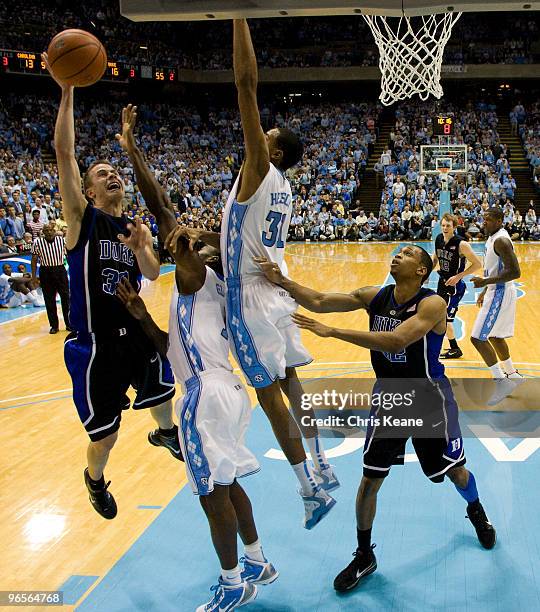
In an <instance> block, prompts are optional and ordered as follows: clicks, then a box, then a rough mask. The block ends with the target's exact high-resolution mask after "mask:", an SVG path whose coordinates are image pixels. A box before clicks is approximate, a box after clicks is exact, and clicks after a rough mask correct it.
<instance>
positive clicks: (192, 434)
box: [179, 377, 212, 495]
mask: <svg viewBox="0 0 540 612" xmlns="http://www.w3.org/2000/svg"><path fill="white" fill-rule="evenodd" d="M201 387H202V385H201V381H200V379H199V378H197V377H194V378H190V379H189V388H188V385H186V395H185V396H184V402H183V406H182V413H181V415H180V424H179V425H180V431H181V432H182V438H183V440H184V446H185V450H186V452H185V454H184V459H185V463H186V467H187V468H188V470H189V472H190V474H191V477H192V478H193V481H194V482H195V486H196V487H197V495H208V494H209V493H211V492H212V490H211V489H210V476H211V473H210V466H209V465H208V460H207V458H206V455H205V454H204V450H203V446H202V440H201V436H200V434H199V432H198V430H197V425H196V422H197V408H198V406H199V400H200V398H201Z"/></svg>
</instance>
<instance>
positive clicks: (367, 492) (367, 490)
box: [358, 476, 384, 498]
mask: <svg viewBox="0 0 540 612" xmlns="http://www.w3.org/2000/svg"><path fill="white" fill-rule="evenodd" d="M383 480H384V479H383V478H368V477H367V476H363V477H362V480H361V481H360V489H359V491H358V494H359V496H360V497H362V498H366V497H372V496H373V495H377V491H378V490H379V489H380V488H381V485H382V483H383Z"/></svg>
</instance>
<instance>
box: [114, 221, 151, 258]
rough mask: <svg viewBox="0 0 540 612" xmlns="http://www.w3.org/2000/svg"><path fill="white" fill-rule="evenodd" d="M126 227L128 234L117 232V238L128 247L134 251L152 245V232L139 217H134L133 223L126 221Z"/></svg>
mask: <svg viewBox="0 0 540 612" xmlns="http://www.w3.org/2000/svg"><path fill="white" fill-rule="evenodd" d="M127 229H128V230H129V236H125V235H124V234H118V240H120V242H122V243H123V244H125V245H126V246H127V247H129V248H130V249H131V250H132V251H133V252H134V253H137V252H139V251H142V250H144V249H145V248H146V247H148V246H150V247H151V246H152V234H151V233H150V230H149V229H148V227H147V226H146V225H144V223H142V221H141V220H140V219H135V225H133V223H128V224H127Z"/></svg>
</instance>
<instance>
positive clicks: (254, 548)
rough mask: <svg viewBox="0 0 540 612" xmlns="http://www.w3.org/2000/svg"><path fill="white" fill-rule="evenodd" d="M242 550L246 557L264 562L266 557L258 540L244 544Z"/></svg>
mask: <svg viewBox="0 0 540 612" xmlns="http://www.w3.org/2000/svg"><path fill="white" fill-rule="evenodd" d="M244 552H245V553H246V557H248V558H249V559H251V560H252V561H259V562H260V563H266V557H265V556H264V554H263V551H262V546H261V542H260V540H256V541H255V542H253V544H245V545H244Z"/></svg>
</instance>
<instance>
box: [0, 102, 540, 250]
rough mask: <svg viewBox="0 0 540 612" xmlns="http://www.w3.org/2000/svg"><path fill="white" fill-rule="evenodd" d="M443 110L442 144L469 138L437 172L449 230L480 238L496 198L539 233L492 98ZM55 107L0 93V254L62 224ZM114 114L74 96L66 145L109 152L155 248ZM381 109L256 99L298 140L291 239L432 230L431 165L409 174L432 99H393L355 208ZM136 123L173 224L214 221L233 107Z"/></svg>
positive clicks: (217, 222) (225, 179) (270, 120)
mask: <svg viewBox="0 0 540 612" xmlns="http://www.w3.org/2000/svg"><path fill="white" fill-rule="evenodd" d="M446 108H447V111H448V112H452V113H453V114H454V118H455V135H454V137H453V139H452V140H453V143H454V144H464V145H466V146H467V148H468V158H469V165H468V171H467V173H465V174H460V175H455V176H451V175H450V176H448V179H447V180H448V182H449V189H450V193H451V201H452V205H453V208H454V211H455V212H456V213H457V214H458V215H459V219H460V221H459V223H460V231H461V232H462V233H463V234H464V235H467V236H468V237H469V238H470V239H472V240H474V239H480V238H482V222H483V211H485V209H486V208H488V207H489V206H493V205H499V206H501V207H502V208H503V209H504V211H505V225H506V227H507V228H508V230H509V231H510V232H511V234H512V236H513V237H514V238H516V239H538V238H540V229H539V225H538V224H537V220H536V214H535V211H534V210H530V211H528V212H527V214H526V215H525V216H522V215H521V214H520V212H519V211H517V210H516V209H515V207H514V196H515V190H516V183H515V180H514V178H513V177H512V174H511V169H510V159H509V150H508V149H507V147H506V145H505V144H504V143H502V142H500V139H499V134H498V132H497V123H498V118H497V114H496V109H495V107H494V106H488V105H486V104H482V103H478V104H473V103H472V102H471V103H468V104H463V105H461V106H460V107H459V108H458V107H453V106H452V105H451V104H450V103H448V104H446ZM516 108H517V112H518V118H517V121H518V129H519V131H520V132H521V133H523V134H525V133H526V134H529V131H530V126H531V125H533V122H532V119H531V117H533V116H534V113H535V112H536V123H535V124H534V126H535V127H533V136H532V137H531V139H530V141H529V145H530V147H531V151H533V153H535V152H536V153H537V151H538V114H537V108H536V111H534V109H532V108H531V111H530V112H529V113H528V114H527V113H525V114H523V113H521V112H520V110H521V109H520V108H519V107H516ZM56 109H57V101H53V100H48V99H46V98H44V97H37V96H36V97H32V96H27V97H25V98H24V100H21V98H20V97H19V96H17V95H16V94H12V95H8V96H6V97H4V98H3V102H2V106H1V107H0V240H1V242H0V252H8V253H16V252H17V253H24V252H28V251H29V250H30V249H31V245H32V241H33V240H34V239H35V238H36V237H37V236H39V234H40V232H41V231H42V229H43V226H44V225H45V224H47V223H49V224H52V225H53V226H54V228H55V230H56V231H57V232H59V233H63V232H65V229H66V223H65V221H64V219H63V213H62V201H61V198H60V194H59V192H58V175H57V168H56V165H55V164H54V163H52V162H51V163H47V162H45V161H44V158H43V157H42V151H44V150H46V149H47V147H48V146H50V141H51V139H52V134H53V130H54V119H55V116H56ZM120 112H121V105H120V104H116V103H114V102H107V103H104V102H102V101H95V100H94V101H91V100H88V101H84V100H80V101H78V102H77V105H76V110H75V124H76V134H77V138H76V155H77V158H78V160H79V163H80V166H81V170H84V168H86V167H88V166H89V165H90V163H91V162H92V161H94V160H95V159H96V158H106V159H109V160H110V161H111V163H113V164H114V165H115V166H116V167H118V168H119V170H120V172H121V175H122V177H123V180H124V185H125V193H126V203H125V204H126V206H125V208H126V212H127V214H128V216H130V217H132V218H134V217H136V216H139V217H140V218H141V219H142V220H143V221H144V222H145V223H146V224H147V225H148V227H149V229H150V231H151V232H152V235H153V236H154V238H155V244H156V248H158V241H157V226H156V223H155V219H154V218H153V217H152V215H150V214H149V212H148V210H147V208H146V205H145V202H144V199H143V198H142V196H141V194H140V192H139V190H138V187H137V184H136V182H135V179H134V176H133V171H132V168H131V165H130V164H129V160H128V159H127V157H126V156H125V154H124V153H123V151H122V150H121V148H120V147H119V145H118V143H117V142H116V140H115V139H114V137H113V135H114V133H115V132H116V131H118V124H119V121H120ZM381 112H382V111H381V107H380V106H379V105H378V104H373V103H343V104H332V105H329V104H324V103H321V104H318V105H305V106H298V107H296V108H294V109H293V110H292V111H291V112H290V113H284V112H280V111H279V110H276V109H274V108H271V107H268V106H264V105H263V107H262V108H261V118H262V121H263V124H264V125H265V126H267V127H270V126H273V125H277V126H287V127H289V128H291V129H293V130H295V131H297V132H299V133H301V134H302V136H303V140H304V146H305V154H304V157H303V159H302V162H301V163H300V164H299V165H298V166H297V167H296V168H295V169H294V170H293V171H292V172H290V173H289V178H290V181H291V185H292V189H293V197H294V208H293V213H292V220H291V225H290V230H289V236H288V238H289V239H290V240H306V241H307V240H309V241H332V240H338V239H343V240H348V241H369V240H406V239H415V240H418V239H429V238H430V237H431V233H432V229H433V226H434V225H435V224H436V223H437V221H438V206H439V204H438V202H439V192H440V189H441V184H440V178H439V175H429V174H428V175H427V174H424V173H422V172H420V168H419V146H420V145H421V144H429V143H433V142H435V139H434V137H433V136H432V133H431V118H432V117H433V115H434V114H435V109H434V106H433V104H432V103H419V102H418V101H414V102H410V103H407V104H400V105H398V106H397V107H396V109H395V125H394V127H393V129H392V131H391V133H390V140H389V143H388V149H387V150H385V152H384V153H383V155H382V156H381V158H380V159H379V160H374V161H373V158H371V159H372V161H370V166H371V164H372V163H374V169H375V171H376V172H377V174H378V177H379V180H380V185H381V202H380V209H379V210H378V211H377V210H373V207H372V209H371V210H366V207H365V206H364V205H363V204H362V202H361V199H360V197H359V190H360V187H361V185H362V182H363V180H364V176H365V172H366V168H367V163H368V157H369V155H370V154H371V153H372V151H373V149H374V146H375V143H376V142H377V139H378V132H379V129H378V122H379V118H380V114H381ZM535 130H536V131H535ZM137 133H138V135H139V136H138V137H139V141H140V145H141V147H142V149H143V151H144V153H145V156H146V159H147V160H148V162H149V163H150V165H151V167H152V169H153V171H154V172H155V174H156V176H157V177H158V180H159V181H160V183H161V184H162V185H163V187H164V188H165V189H166V191H167V193H168V194H169V197H170V199H171V201H172V203H173V205H174V207H175V210H176V214H177V217H178V222H179V223H182V224H186V225H187V226H189V227H200V228H205V229H209V230H214V231H219V230H220V229H221V219H222V214H221V211H222V208H223V206H224V205H225V203H226V201H227V198H228V195H229V192H230V190H231V187H232V184H233V180H234V177H235V175H236V173H237V171H238V168H239V161H240V159H241V156H242V131H241V125H240V120H239V115H238V112H237V110H236V109H214V110H210V111H208V112H207V113H206V114H204V115H202V114H201V113H200V112H199V111H197V110H196V109H195V108H190V107H187V106H185V105H173V104H166V103H162V104H148V105H143V106H141V107H139V113H138V127H137ZM537 158H538V156H537ZM533 161H534V160H533ZM539 161H540V160H539ZM537 166H538V164H537Z"/></svg>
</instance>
